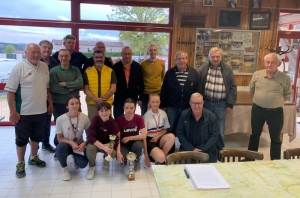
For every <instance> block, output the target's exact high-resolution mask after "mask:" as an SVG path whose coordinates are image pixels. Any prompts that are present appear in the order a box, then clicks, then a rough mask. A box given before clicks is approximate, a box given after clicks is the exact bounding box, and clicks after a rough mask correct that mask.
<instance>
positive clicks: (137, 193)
mask: <svg viewBox="0 0 300 198" xmlns="http://www.w3.org/2000/svg"><path fill="white" fill-rule="evenodd" d="M131 192H132V198H142V197H151V196H152V194H151V190H150V189H138V190H132V191H131Z"/></svg>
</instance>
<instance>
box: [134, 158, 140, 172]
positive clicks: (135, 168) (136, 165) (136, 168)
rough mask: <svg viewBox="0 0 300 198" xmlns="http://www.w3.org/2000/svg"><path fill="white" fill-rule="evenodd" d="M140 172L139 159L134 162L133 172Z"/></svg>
mask: <svg viewBox="0 0 300 198" xmlns="http://www.w3.org/2000/svg"><path fill="white" fill-rule="evenodd" d="M140 170H141V164H140V159H138V160H134V171H140Z"/></svg>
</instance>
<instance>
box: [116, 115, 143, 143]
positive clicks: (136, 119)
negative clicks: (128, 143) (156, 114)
mask: <svg viewBox="0 0 300 198" xmlns="http://www.w3.org/2000/svg"><path fill="white" fill-rule="evenodd" d="M116 122H117V123H118V125H119V131H120V133H121V138H123V137H129V136H135V135H139V133H140V130H141V129H143V128H145V123H144V119H143V117H142V116H140V115H137V114H134V116H133V118H132V120H130V121H128V120H126V119H125V117H124V115H122V116H120V117H118V118H117V119H116Z"/></svg>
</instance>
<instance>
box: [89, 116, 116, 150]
mask: <svg viewBox="0 0 300 198" xmlns="http://www.w3.org/2000/svg"><path fill="white" fill-rule="evenodd" d="M86 135H87V140H88V141H89V143H90V144H94V143H95V142H96V141H97V140H98V141H99V142H101V143H102V144H107V143H109V142H110V140H109V135H116V136H117V138H116V140H115V145H114V149H116V148H117V147H118V145H119V127H118V124H117V123H116V122H115V120H114V119H112V118H110V119H109V120H107V121H105V122H103V121H102V119H101V118H100V116H94V117H93V119H92V122H91V125H90V127H89V128H88V129H87V130H86Z"/></svg>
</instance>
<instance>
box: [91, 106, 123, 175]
mask: <svg viewBox="0 0 300 198" xmlns="http://www.w3.org/2000/svg"><path fill="white" fill-rule="evenodd" d="M97 108H98V113H99V116H98V115H97V116H94V117H93V119H92V122H91V125H90V127H89V128H88V129H87V131H86V134H87V140H88V142H89V144H88V146H87V148H86V155H87V158H88V160H89V165H90V168H89V170H88V174H87V176H86V179H93V178H94V175H95V165H96V155H97V153H98V152H102V153H104V156H103V158H104V157H105V156H107V155H108V154H110V155H111V157H112V158H115V157H116V154H117V152H116V148H117V147H118V145H119V136H120V133H119V127H118V124H117V123H116V122H115V120H114V119H113V118H112V117H111V105H110V104H109V103H107V102H102V103H100V104H99V105H98V106H97ZM109 135H115V136H116V139H115V140H114V146H113V148H110V147H109V143H110V139H109ZM103 169H104V170H108V169H109V161H107V160H105V159H103Z"/></svg>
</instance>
